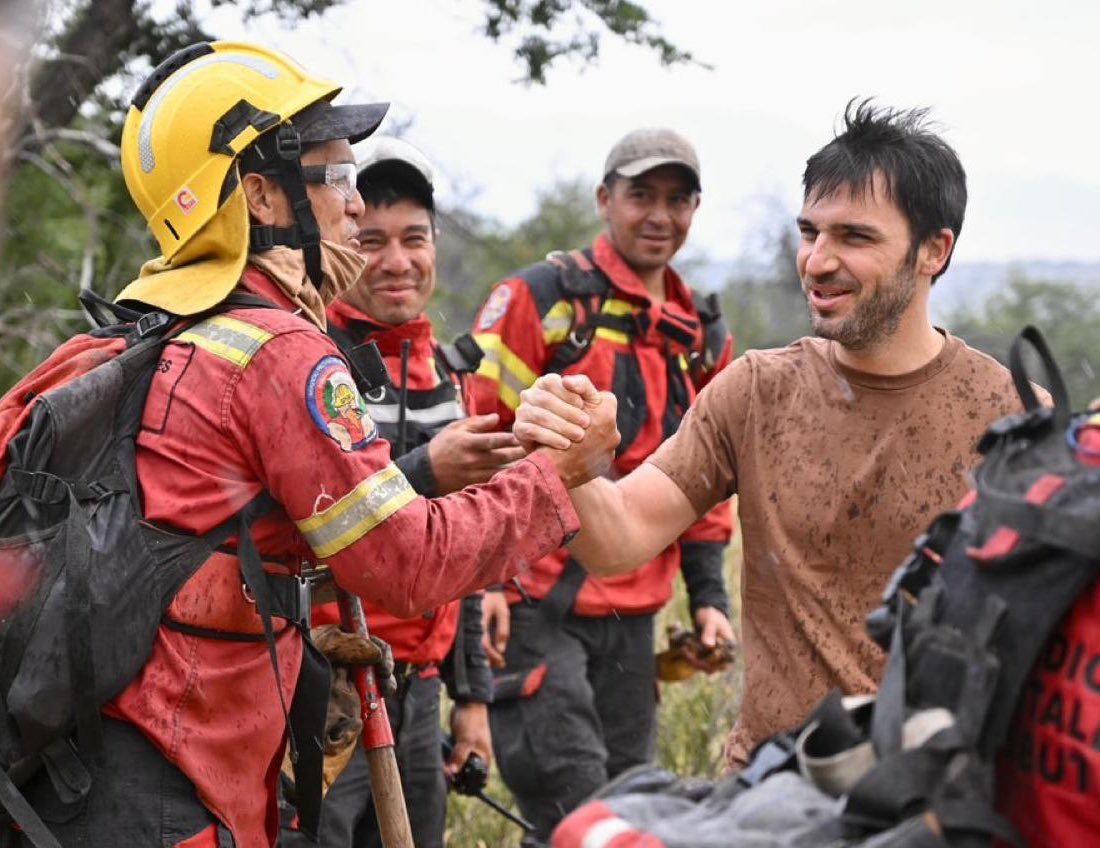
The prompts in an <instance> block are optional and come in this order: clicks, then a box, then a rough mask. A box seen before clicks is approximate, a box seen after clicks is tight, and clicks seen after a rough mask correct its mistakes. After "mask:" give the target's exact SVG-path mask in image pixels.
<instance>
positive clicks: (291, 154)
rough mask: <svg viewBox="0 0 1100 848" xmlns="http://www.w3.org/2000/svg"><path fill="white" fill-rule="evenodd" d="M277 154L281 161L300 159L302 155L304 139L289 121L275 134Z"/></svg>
mask: <svg viewBox="0 0 1100 848" xmlns="http://www.w3.org/2000/svg"><path fill="white" fill-rule="evenodd" d="M275 153H276V155H277V156H278V157H279V158H280V159H287V160H291V159H298V158H300V157H301V155H302V137H301V136H300V135H299V134H298V130H296V129H295V128H294V125H293V124H291V123H290V121H287V122H286V123H285V124H282V125H281V126H280V127H279V129H278V130H277V131H276V134H275Z"/></svg>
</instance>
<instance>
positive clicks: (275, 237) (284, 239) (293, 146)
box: [249, 121, 324, 291]
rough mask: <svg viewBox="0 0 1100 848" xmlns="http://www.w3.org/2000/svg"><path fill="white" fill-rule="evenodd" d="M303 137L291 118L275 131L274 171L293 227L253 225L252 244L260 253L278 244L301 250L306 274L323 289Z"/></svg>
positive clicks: (271, 169)
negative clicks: (303, 167) (304, 160)
mask: <svg viewBox="0 0 1100 848" xmlns="http://www.w3.org/2000/svg"><path fill="white" fill-rule="evenodd" d="M301 156H302V139H301V137H300V136H299V135H298V130H297V129H295V127H294V125H293V124H292V123H291V122H290V121H287V122H286V123H284V124H281V125H280V126H279V128H278V129H277V130H276V131H275V156H274V159H273V161H272V163H271V168H270V169H269V170H267V171H266V172H267V173H271V174H273V175H274V176H275V178H276V179H277V180H278V181H279V185H280V186H282V189H283V191H285V192H286V196H287V199H288V200H289V201H290V208H291V212H292V214H293V216H294V223H293V224H292V225H291V226H289V227H276V226H273V225H271V224H253V225H252V226H251V227H250V228H249V247H250V248H251V250H253V251H256V252H262V251H265V250H271V248H273V247H275V246H276V245H281V246H284V247H290V248H293V249H295V250H298V249H300V250H301V251H302V255H303V256H304V257H305V264H306V274H307V275H309V279H310V281H311V282H312V283H313V286H314V288H316V289H317V291H320V290H321V283H322V281H323V279H324V275H323V274H322V272H321V228H320V227H318V226H317V219H316V218H315V217H314V215H313V207H312V205H311V204H310V202H309V196H308V195H307V194H306V181H305V178H304V177H303V176H302V159H301Z"/></svg>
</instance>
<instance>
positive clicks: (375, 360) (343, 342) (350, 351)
mask: <svg viewBox="0 0 1100 848" xmlns="http://www.w3.org/2000/svg"><path fill="white" fill-rule="evenodd" d="M325 332H326V333H328V335H329V338H331V339H332V340H333V341H334V342H336V346H337V347H338V348H340V352H341V353H342V354H344V358H345V359H346V360H347V361H348V365H350V366H351V375H352V377H353V378H354V380H355V385H356V386H358V388H359V393H360V394H361V395H363V396H364V397H366V398H367V399H368V400H374V401H379V400H381V399H382V395H381V394H380V390H384V389H385V388H386V386H389V385H391V384H392V382H393V381H392V380H391V379H390V372H389V369H388V368H386V361H385V360H384V359H383V358H382V354H381V352H380V351H379V350H378V344H377V342H373V341H370V342H366V343H360V341H359V339H358V338H357V337H356V336H355V335H354V334H353V333H351V332H350V331H348V330H345V329H344V328H343V327H340V326H337V325H336V324H333V323H331V322H329V325H328V329H327V330H325Z"/></svg>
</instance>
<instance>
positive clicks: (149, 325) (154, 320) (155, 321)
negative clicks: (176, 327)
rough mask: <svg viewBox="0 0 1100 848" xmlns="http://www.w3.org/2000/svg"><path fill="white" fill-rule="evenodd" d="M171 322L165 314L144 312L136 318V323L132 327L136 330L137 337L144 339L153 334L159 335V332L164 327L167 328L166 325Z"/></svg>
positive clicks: (158, 311) (156, 311) (157, 311)
mask: <svg viewBox="0 0 1100 848" xmlns="http://www.w3.org/2000/svg"><path fill="white" fill-rule="evenodd" d="M171 320H172V319H171V317H170V316H169V315H168V313H167V312H161V311H160V310H155V311H153V312H146V313H145V314H144V315H142V316H141V317H140V318H138V319H137V321H136V322H135V323H134V326H135V327H136V328H137V334H138V336H139V337H140V338H143V339H145V338H148V337H149V336H151V335H153V334H154V333H159V332H160V331H162V330H163V329H164V328H165V327H167V326H168V323H169V322H170V321H171Z"/></svg>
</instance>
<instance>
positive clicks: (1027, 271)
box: [687, 260, 1100, 320]
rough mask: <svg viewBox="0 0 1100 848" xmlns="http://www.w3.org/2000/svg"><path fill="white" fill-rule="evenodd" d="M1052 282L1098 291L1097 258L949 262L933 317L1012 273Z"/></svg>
mask: <svg viewBox="0 0 1100 848" xmlns="http://www.w3.org/2000/svg"><path fill="white" fill-rule="evenodd" d="M765 272H766V269H765V268H762V267H759V266H757V265H756V264H755V263H752V262H750V261H748V260H728V261H724V262H693V263H691V267H690V270H689V271H688V274H687V276H688V278H689V279H690V280H691V281H692V282H693V283H695V284H696V285H700V286H702V287H705V288H713V289H719V288H722V287H723V286H725V284H726V281H727V280H729V279H730V277H732V276H733V275H734V274H737V275H744V276H757V275H759V274H763V273H765ZM1016 274H1022V275H1023V276H1025V277H1028V278H1029V279H1034V280H1047V281H1052V282H1070V283H1075V284H1077V285H1079V286H1082V287H1085V288H1089V289H1093V290H1095V291H1096V292H1097V293H1098V294H1100V262H1052V261H1047V260H1035V261H1028V262H959V263H958V264H952V265H951V267H950V268H949V269H948V271H947V273H946V274H944V275H943V277H941V278H940V279H939V281H938V282H937V283H936V285H935V287H934V288H933V289H932V314H933V317H934V318H936V319H937V320H939V319H941V318H943V317H944V316H945V315H947V314H949V313H951V312H953V311H954V310H955V309H957V308H958V307H959V306H961V305H967V306H973V305H978V304H980V303H981V302H982V301H983V300H984V299H986V298H988V297H990V296H991V295H993V294H995V293H996V292H998V291H1000V290H1002V289H1004V288H1005V287H1006V286H1007V285H1008V281H1009V279H1011V277H1012V276H1013V275H1016Z"/></svg>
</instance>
